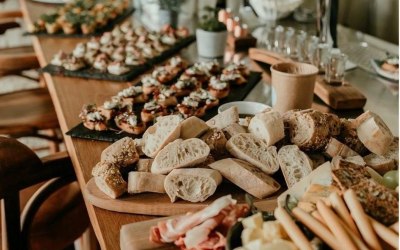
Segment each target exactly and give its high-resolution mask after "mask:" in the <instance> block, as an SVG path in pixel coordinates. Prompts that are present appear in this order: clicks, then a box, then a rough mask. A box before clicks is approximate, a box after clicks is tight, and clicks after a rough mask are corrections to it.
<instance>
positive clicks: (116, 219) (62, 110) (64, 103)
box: [20, 0, 398, 249]
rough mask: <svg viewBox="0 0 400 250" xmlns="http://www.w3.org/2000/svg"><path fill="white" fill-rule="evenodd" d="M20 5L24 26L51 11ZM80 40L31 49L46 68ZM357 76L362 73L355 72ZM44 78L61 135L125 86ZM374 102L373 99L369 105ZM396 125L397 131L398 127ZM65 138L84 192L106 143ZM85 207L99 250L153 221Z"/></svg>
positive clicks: (261, 97) (43, 42) (261, 88)
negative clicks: (87, 108) (128, 228)
mask: <svg viewBox="0 0 400 250" xmlns="http://www.w3.org/2000/svg"><path fill="white" fill-rule="evenodd" d="M20 3H21V7H22V11H23V13H24V19H25V23H26V24H27V25H29V24H31V23H32V22H31V20H36V19H37V18H38V17H39V16H40V15H41V14H42V13H45V12H47V11H49V10H51V8H54V7H53V6H52V5H46V4H41V3H36V2H31V1H30V0H20ZM80 41H84V39H78V38H49V37H33V44H34V48H35V51H36V53H37V56H38V58H39V62H40V64H41V66H45V65H47V63H48V62H49V61H50V60H51V58H52V56H53V55H54V54H55V53H57V52H58V50H60V49H62V50H64V51H72V49H73V48H74V47H75V45H76V43H78V42H80ZM357 74H361V73H359V72H358V73H357ZM44 77H45V81H46V83H47V86H48V88H49V91H50V94H51V97H52V100H53V102H54V106H55V108H56V112H57V116H58V120H59V123H60V126H61V130H62V132H63V133H65V132H67V131H68V130H69V129H70V128H72V127H74V126H75V125H76V124H78V123H79V122H80V120H79V118H78V114H79V112H80V110H81V108H82V105H83V104H84V103H102V102H103V101H104V100H105V99H107V98H108V97H111V96H113V95H115V93H117V92H118V91H119V90H122V89H123V88H126V87H127V86H128V84H127V83H113V82H107V81H98V80H85V79H79V78H67V77H58V76H50V75H49V74H44ZM266 88H268V87H267V85H265V84H259V85H258V86H257V87H256V88H255V89H254V90H253V91H252V93H250V95H249V97H248V99H250V100H258V101H264V102H265V101H266V100H265V92H266ZM377 88H379V89H380V91H383V90H382V88H384V86H382V85H381V86H380V87H377ZM360 89H361V88H360ZM375 89H376V88H374V90H373V91H374V92H375ZM374 92H372V93H368V94H367V96H368V98H372V99H373V98H374V94H373V93H374ZM375 93H376V92H375ZM375 102H376V100H375V101H373V102H372V103H375ZM367 104H368V103H367ZM397 105H398V101H397ZM397 113H398V112H397ZM396 115H397V114H396ZM397 124H398V123H397ZM396 126H397V128H398V125H396ZM396 133H397V132H396ZM64 139H65V143H66V147H67V150H68V153H69V155H70V157H71V158H72V161H73V163H74V168H75V172H76V175H77V178H78V182H79V184H80V187H81V188H82V189H83V188H84V187H85V184H86V183H87V182H88V181H89V179H90V178H91V170H92V167H93V166H94V165H95V164H96V163H97V162H98V161H99V159H100V154H101V152H102V150H103V149H104V148H105V147H107V146H108V145H109V143H106V142H99V141H90V140H82V139H73V138H71V137H69V136H65V137H64ZM86 207H87V210H88V213H89V216H90V220H91V223H92V225H93V228H94V231H95V233H96V236H97V239H98V241H99V243H100V246H101V248H102V249H119V231H120V228H121V226H122V225H124V224H128V223H132V222H137V221H142V220H147V219H150V218H154V217H152V216H142V215H132V214H124V213H116V212H111V211H107V210H103V209H99V208H96V207H93V206H92V205H91V204H89V203H88V202H86ZM78 219H79V218H77V220H78Z"/></svg>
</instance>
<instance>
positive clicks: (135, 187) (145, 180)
mask: <svg viewBox="0 0 400 250" xmlns="http://www.w3.org/2000/svg"><path fill="white" fill-rule="evenodd" d="M165 177H166V176H165V175H162V174H152V173H147V172H129V175H128V193H130V194H138V193H143V192H151V193H165V189H164V180H165Z"/></svg>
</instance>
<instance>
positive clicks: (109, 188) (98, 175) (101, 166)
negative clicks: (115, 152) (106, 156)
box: [92, 162, 127, 199]
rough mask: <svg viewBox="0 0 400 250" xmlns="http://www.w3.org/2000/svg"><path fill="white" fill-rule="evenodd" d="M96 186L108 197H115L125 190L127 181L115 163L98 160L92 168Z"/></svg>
mask: <svg viewBox="0 0 400 250" xmlns="http://www.w3.org/2000/svg"><path fill="white" fill-rule="evenodd" d="M92 175H93V176H94V181H95V183H96V186H97V187H98V188H99V189H100V190H101V191H102V192H103V193H105V194H106V195H108V196H109V197H111V198H113V199H116V198H118V197H119V196H121V195H122V194H124V193H125V192H126V188H127V183H126V182H125V181H124V179H123V178H122V175H121V173H120V172H119V168H118V167H116V166H115V165H112V164H109V163H106V162H100V163H98V164H97V165H96V166H95V167H94V168H93V170H92Z"/></svg>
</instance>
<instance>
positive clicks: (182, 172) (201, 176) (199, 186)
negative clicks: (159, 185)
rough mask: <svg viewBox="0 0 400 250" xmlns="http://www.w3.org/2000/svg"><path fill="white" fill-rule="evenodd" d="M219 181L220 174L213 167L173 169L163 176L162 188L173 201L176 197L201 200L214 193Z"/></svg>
mask: <svg viewBox="0 0 400 250" xmlns="http://www.w3.org/2000/svg"><path fill="white" fill-rule="evenodd" d="M221 182H222V176H221V174H220V173H219V172H218V171H216V170H213V169H207V168H185V169H174V170H172V171H171V173H169V174H168V175H167V177H166V178H165V181H164V188H165V191H166V192H167V194H168V196H169V198H170V199H171V202H175V201H176V200H177V198H181V199H183V200H186V201H190V202H203V201H205V200H207V198H208V197H210V196H211V195H213V194H214V192H215V190H216V189H217V186H218V185H219V184H220V183H221Z"/></svg>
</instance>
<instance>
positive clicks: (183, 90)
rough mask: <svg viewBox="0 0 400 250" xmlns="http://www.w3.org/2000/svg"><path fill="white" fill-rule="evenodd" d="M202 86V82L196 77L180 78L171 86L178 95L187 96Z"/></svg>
mask: <svg viewBox="0 0 400 250" xmlns="http://www.w3.org/2000/svg"><path fill="white" fill-rule="evenodd" d="M199 87H200V83H199V82H198V81H197V79H196V78H194V77H190V78H183V79H179V80H178V81H177V82H176V83H175V84H174V85H172V86H171V88H172V89H173V90H174V91H175V92H176V96H187V95H189V94H190V92H192V91H194V90H196V89H198V88H199Z"/></svg>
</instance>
